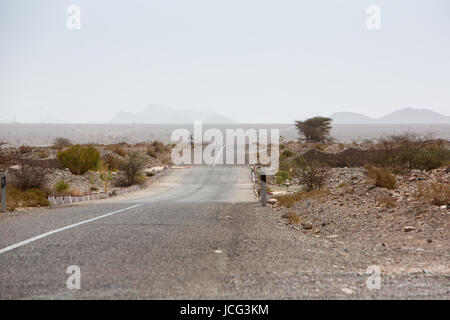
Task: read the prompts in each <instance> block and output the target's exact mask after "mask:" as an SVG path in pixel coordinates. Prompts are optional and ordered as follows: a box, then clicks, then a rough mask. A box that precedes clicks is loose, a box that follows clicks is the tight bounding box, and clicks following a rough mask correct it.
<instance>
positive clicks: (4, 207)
mask: <svg viewBox="0 0 450 320" xmlns="http://www.w3.org/2000/svg"><path fill="white" fill-rule="evenodd" d="M0 181H1V188H2V212H6V173H2V175H1V178H0Z"/></svg>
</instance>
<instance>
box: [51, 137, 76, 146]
mask: <svg viewBox="0 0 450 320" xmlns="http://www.w3.org/2000/svg"><path fill="white" fill-rule="evenodd" d="M71 145H72V141H70V140H69V139H67V138H64V137H57V138H55V140H54V141H53V146H55V147H57V148H65V147H69V146H71Z"/></svg>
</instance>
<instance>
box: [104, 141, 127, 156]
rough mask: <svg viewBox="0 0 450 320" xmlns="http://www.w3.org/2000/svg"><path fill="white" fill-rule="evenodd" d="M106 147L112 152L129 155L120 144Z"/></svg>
mask: <svg viewBox="0 0 450 320" xmlns="http://www.w3.org/2000/svg"><path fill="white" fill-rule="evenodd" d="M106 149H108V150H111V151H112V152H114V153H116V154H118V155H119V156H121V157H125V156H126V155H127V152H126V151H125V149H124V148H123V147H122V146H121V145H120V144H114V145H111V146H108V147H106Z"/></svg>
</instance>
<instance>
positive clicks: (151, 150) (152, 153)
mask: <svg viewBox="0 0 450 320" xmlns="http://www.w3.org/2000/svg"><path fill="white" fill-rule="evenodd" d="M147 155H148V156H150V157H152V158H157V157H158V155H157V154H156V151H155V149H154V147H148V148H147Z"/></svg>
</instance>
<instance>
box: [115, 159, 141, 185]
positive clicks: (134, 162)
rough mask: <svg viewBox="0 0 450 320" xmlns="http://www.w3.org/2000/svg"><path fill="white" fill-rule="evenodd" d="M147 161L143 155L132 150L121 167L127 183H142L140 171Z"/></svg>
mask: <svg viewBox="0 0 450 320" xmlns="http://www.w3.org/2000/svg"><path fill="white" fill-rule="evenodd" d="M144 166H145V161H144V159H143V158H142V157H141V155H140V154H139V153H138V152H136V151H130V152H129V153H128V156H127V158H126V159H125V160H124V161H122V162H121V163H120V166H119V169H120V170H121V171H122V172H123V173H124V175H125V178H126V185H129V186H130V185H133V184H136V183H142V179H144V180H145V178H144V177H143V176H142V174H141V173H140V171H141V170H142V169H143V168H144Z"/></svg>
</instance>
